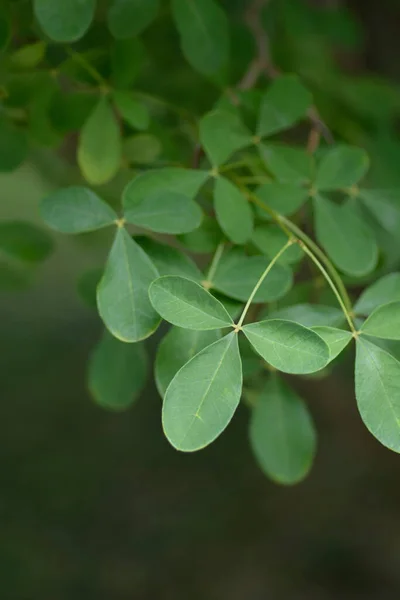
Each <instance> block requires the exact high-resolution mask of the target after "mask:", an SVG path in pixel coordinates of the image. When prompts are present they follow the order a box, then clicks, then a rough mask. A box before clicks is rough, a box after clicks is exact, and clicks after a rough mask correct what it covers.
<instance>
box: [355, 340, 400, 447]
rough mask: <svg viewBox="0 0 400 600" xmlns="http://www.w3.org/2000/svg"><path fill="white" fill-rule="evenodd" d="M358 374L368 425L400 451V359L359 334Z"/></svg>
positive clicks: (361, 407) (358, 391)
mask: <svg viewBox="0 0 400 600" xmlns="http://www.w3.org/2000/svg"><path fill="white" fill-rule="evenodd" d="M355 377H356V398H357V405H358V410H359V411H360V414H361V418H362V420H363V421H364V423H365V425H366V427H367V428H368V429H369V431H370V432H371V433H372V435H373V436H375V437H376V438H377V439H378V440H379V441H380V442H381V444H383V445H384V446H386V447H387V448H390V449H391V450H394V452H400V404H399V398H400V362H399V361H397V360H396V359H395V358H393V356H391V355H390V354H388V353H387V352H385V350H382V349H381V348H378V346H376V345H375V344H372V343H371V342H369V341H367V340H366V339H364V338H362V337H360V338H358V339H357V354H356V375H355Z"/></svg>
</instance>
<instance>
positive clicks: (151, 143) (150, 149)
mask: <svg viewBox="0 0 400 600" xmlns="http://www.w3.org/2000/svg"><path fill="white" fill-rule="evenodd" d="M122 149H123V155H124V158H125V159H126V160H127V161H128V162H129V163H132V164H134V165H151V164H152V163H154V162H155V161H156V160H157V159H158V158H159V156H160V154H161V153H162V150H163V148H162V145H161V142H160V140H159V139H158V138H157V137H156V136H155V135H153V134H152V133H139V134H136V135H132V136H130V137H128V138H125V139H124V142H123V148H122Z"/></svg>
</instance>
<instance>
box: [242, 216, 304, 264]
mask: <svg viewBox="0 0 400 600" xmlns="http://www.w3.org/2000/svg"><path fill="white" fill-rule="evenodd" d="M287 240H288V238H287V235H286V234H285V233H284V232H283V231H282V230H281V229H280V227H278V225H259V226H258V227H256V228H255V229H254V233H253V237H252V238H251V241H252V242H253V244H254V245H255V246H257V248H258V249H259V250H260V251H261V252H262V253H263V254H265V255H266V256H268V258H270V259H273V258H274V256H276V255H277V254H278V252H279V250H280V249H281V248H283V246H284V245H285V244H286V242H287ZM303 256H304V253H303V251H302V249H301V248H300V246H299V245H298V244H293V245H292V246H291V247H290V248H288V249H287V250H286V252H285V253H284V254H283V255H282V257H281V258H280V259H279V262H280V263H282V264H287V265H290V264H292V263H296V262H298V261H299V260H301V259H302V258H303Z"/></svg>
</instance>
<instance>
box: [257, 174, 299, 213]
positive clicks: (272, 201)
mask: <svg viewBox="0 0 400 600" xmlns="http://www.w3.org/2000/svg"><path fill="white" fill-rule="evenodd" d="M256 195H257V196H258V197H259V198H260V200H262V202H265V204H267V205H268V206H269V207H270V208H272V209H273V210H275V211H276V212H278V213H279V214H281V215H292V214H293V213H295V212H297V211H298V210H299V208H301V207H302V205H303V204H304V202H305V201H306V200H307V196H308V191H307V189H305V188H301V187H297V186H296V185H292V184H290V183H275V182H272V183H266V184H265V185H262V186H260V187H259V188H258V190H257V191H256ZM257 208H258V207H257ZM258 214H259V215H260V216H263V217H264V218H268V219H270V216H269V215H268V214H267V213H266V212H265V211H263V210H262V209H260V210H258Z"/></svg>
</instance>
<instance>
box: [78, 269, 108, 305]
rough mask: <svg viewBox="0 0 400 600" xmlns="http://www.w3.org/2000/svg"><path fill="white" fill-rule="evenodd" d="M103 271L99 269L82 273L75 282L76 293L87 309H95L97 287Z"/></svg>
mask: <svg viewBox="0 0 400 600" xmlns="http://www.w3.org/2000/svg"><path fill="white" fill-rule="evenodd" d="M103 272H104V269H101V268H99V267H97V268H94V269H89V271H86V272H85V273H83V274H82V275H81V276H80V277H79V279H78V282H77V291H78V294H79V296H80V297H81V299H82V300H83V302H84V303H85V304H86V306H88V307H89V308H97V286H98V285H99V283H100V281H101V278H102V277H103Z"/></svg>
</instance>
